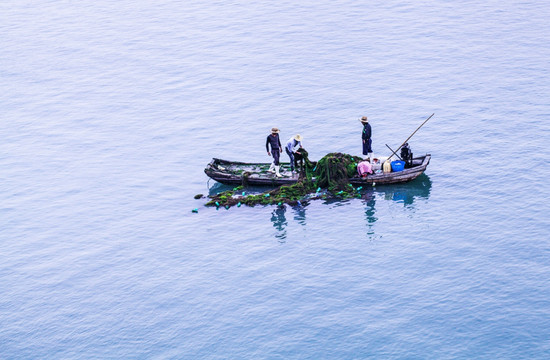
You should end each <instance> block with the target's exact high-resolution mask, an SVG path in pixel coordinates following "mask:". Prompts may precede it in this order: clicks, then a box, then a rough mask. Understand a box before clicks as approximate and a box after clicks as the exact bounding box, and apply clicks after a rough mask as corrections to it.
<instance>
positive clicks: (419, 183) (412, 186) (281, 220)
mask: <svg viewBox="0 0 550 360" xmlns="http://www.w3.org/2000/svg"><path fill="white" fill-rule="evenodd" d="M431 188H432V181H431V180H430V177H429V176H428V175H426V174H422V175H420V176H419V177H417V178H416V179H414V180H412V181H410V182H408V183H404V184H394V185H383V186H375V187H370V188H366V189H363V190H362V191H361V198H360V199H359V198H357V199H345V200H342V199H339V198H330V199H325V200H324V201H323V203H324V204H327V205H333V206H343V205H346V203H350V202H354V201H362V202H363V203H364V208H365V221H366V225H367V237H368V238H369V239H371V240H372V239H375V238H376V235H375V231H374V225H375V223H376V221H377V220H378V217H377V215H376V204H377V201H378V202H380V201H393V202H397V203H402V204H403V206H404V207H405V208H408V209H414V207H415V201H416V200H417V199H425V200H427V199H428V198H429V196H430V191H431ZM231 189H233V187H232V186H229V185H222V184H219V183H216V184H215V185H214V186H212V188H210V193H211V194H217V193H219V192H221V191H226V190H231ZM262 191H265V187H248V188H246V189H245V192H246V193H254V192H262ZM272 207H273V206H272ZM306 210H307V206H305V207H304V206H288V205H283V206H274V207H273V210H272V211H271V212H270V221H271V223H272V224H273V228H274V229H275V238H276V239H277V241H279V242H280V243H284V242H286V237H287V227H288V219H287V216H288V215H289V214H291V215H290V216H292V217H293V220H294V221H295V222H296V223H298V224H300V225H302V226H306V225H307V221H306Z"/></svg>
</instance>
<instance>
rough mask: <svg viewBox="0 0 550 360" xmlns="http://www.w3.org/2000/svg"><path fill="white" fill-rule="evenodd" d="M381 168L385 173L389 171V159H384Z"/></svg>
mask: <svg viewBox="0 0 550 360" xmlns="http://www.w3.org/2000/svg"><path fill="white" fill-rule="evenodd" d="M383 169H384V172H385V173H389V172H391V165H390V162H389V161H386V162H385V163H384V165H383Z"/></svg>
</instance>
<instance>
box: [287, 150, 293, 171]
mask: <svg viewBox="0 0 550 360" xmlns="http://www.w3.org/2000/svg"><path fill="white" fill-rule="evenodd" d="M285 151H286V154H287V155H288V157H289V158H290V171H294V162H295V160H294V153H293V152H292V151H288V149H285Z"/></svg>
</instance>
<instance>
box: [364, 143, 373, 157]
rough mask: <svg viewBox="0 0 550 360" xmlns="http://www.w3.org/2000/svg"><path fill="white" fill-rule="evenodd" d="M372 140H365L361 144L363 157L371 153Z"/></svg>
mask: <svg viewBox="0 0 550 360" xmlns="http://www.w3.org/2000/svg"><path fill="white" fill-rule="evenodd" d="M371 145H372V139H368V140H365V142H364V143H363V155H367V154H368V153H371V152H372V148H371Z"/></svg>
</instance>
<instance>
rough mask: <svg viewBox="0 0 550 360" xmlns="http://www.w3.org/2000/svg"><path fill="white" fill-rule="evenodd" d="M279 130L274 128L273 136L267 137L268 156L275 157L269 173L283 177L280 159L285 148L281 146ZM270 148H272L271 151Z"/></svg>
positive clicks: (272, 130)
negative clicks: (280, 172) (280, 169)
mask: <svg viewBox="0 0 550 360" xmlns="http://www.w3.org/2000/svg"><path fill="white" fill-rule="evenodd" d="M279 132H280V131H279V129H277V128H275V127H274V128H272V129H271V134H270V135H267V140H266V141H265V149H266V150H267V155H268V156H273V162H272V163H271V166H270V167H269V170H268V171H269V172H271V173H272V172H274V173H275V175H276V176H277V177H282V175H281V174H279V167H280V165H279V157H280V155H281V153H282V152H283V147H282V146H281V140H279ZM269 146H271V151H269Z"/></svg>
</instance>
